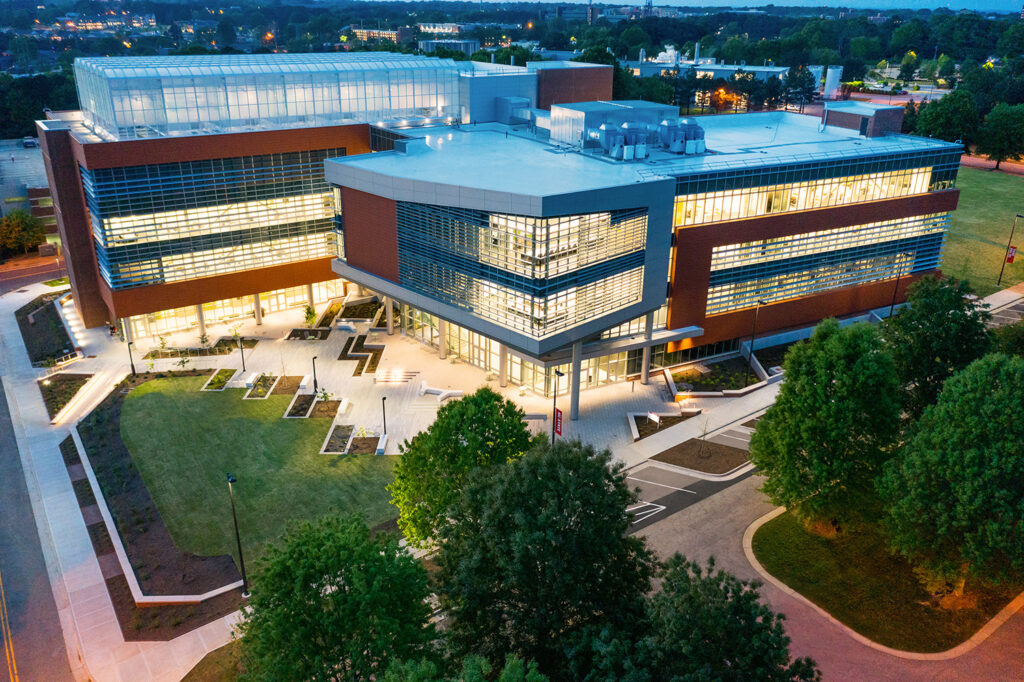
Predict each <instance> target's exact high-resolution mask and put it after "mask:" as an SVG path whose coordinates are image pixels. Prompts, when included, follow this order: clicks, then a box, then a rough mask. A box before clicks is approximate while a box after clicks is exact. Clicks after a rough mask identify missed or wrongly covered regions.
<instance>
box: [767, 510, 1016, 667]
mask: <svg viewBox="0 0 1024 682" xmlns="http://www.w3.org/2000/svg"><path fill="white" fill-rule="evenodd" d="M753 549H754V554H755V556H757V559H758V561H760V562H761V565H762V566H764V568H765V569H766V570H767V571H768V572H769V573H771V574H772V575H774V576H775V577H776V578H778V579H779V580H781V581H782V582H784V583H786V584H787V585H789V586H790V587H792V588H793V589H794V590H796V591H798V592H800V593H801V594H802V595H803V596H805V597H807V598H808V599H810V600H811V601H812V602H814V603H815V604H817V605H818V606H820V607H822V608H823V609H825V610H826V611H828V612H829V613H831V614H832V615H833V616H835V617H836V618H837V619H838V620H840V621H842V622H843V623H844V624H846V625H847V626H848V627H850V628H852V629H854V630H856V631H857V632H859V633H860V634H862V635H864V636H865V637H868V638H869V639H872V640H874V641H875V642H878V643H879V644H884V645H885V646H889V647H893V648H895V649H902V650H904V651H916V652H937V651H945V650H946V649H950V648H952V647H954V646H956V645H958V644H960V643H961V642H963V641H965V640H966V639H968V638H969V637H970V636H971V635H973V634H974V633H975V632H977V631H978V629H979V628H981V626H982V625H984V624H985V623H986V622H987V621H988V620H989V619H991V618H992V616H994V615H995V614H996V613H998V612H999V610H1000V609H1001V608H1002V607H1003V606H1005V605H1006V604H1007V603H1008V602H1009V601H1010V600H1011V599H1013V597H1014V595H1015V593H1016V591H1017V590H1014V589H1009V588H1002V589H987V590H984V591H974V594H976V595H977V596H978V603H977V608H972V609H961V610H957V611H951V610H946V609H942V608H939V607H936V606H931V605H930V603H929V595H928V593H927V592H926V591H925V590H924V588H923V587H922V586H921V583H920V582H919V581H918V580H917V577H916V576H915V575H914V573H913V571H912V569H911V567H910V565H909V564H908V563H907V562H906V561H905V560H904V559H902V558H901V557H898V556H894V555H892V554H891V553H890V552H889V550H888V547H887V545H886V542H885V538H884V537H882V535H881V533H880V532H879V529H878V528H877V526H874V525H863V526H857V527H856V528H850V529H847V531H846V532H845V533H844V534H843V535H841V536H840V537H838V538H836V539H834V540H828V539H825V538H822V537H819V536H817V535H812V534H811V533H808V532H807V531H806V530H805V529H804V526H803V524H801V523H800V522H799V521H797V520H796V519H795V518H794V517H793V516H792V515H791V514H789V513H786V514H783V515H781V516H779V517H777V518H775V519H773V520H771V521H769V522H768V523H766V524H765V525H763V526H761V528H759V529H758V531H757V533H755V534H754V539H753ZM972 589H973V590H977V586H975V587H974V588H972V587H971V585H970V584H969V585H968V591H969V592H971V591H972Z"/></svg>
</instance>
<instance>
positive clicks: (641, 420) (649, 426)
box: [633, 416, 690, 440]
mask: <svg viewBox="0 0 1024 682" xmlns="http://www.w3.org/2000/svg"><path fill="white" fill-rule="evenodd" d="M687 419H690V417H683V416H678V417H674V416H673V417H662V418H661V427H660V428H659V427H658V425H657V424H656V423H654V422H652V421H651V420H650V419H648V418H647V417H646V416H642V417H638V416H634V417H633V423H634V424H636V430H637V432H639V434H640V440H643V439H644V438H647V436H650V435H652V434H655V433H657V432H658V431H661V430H662V429H667V428H668V427H670V426H675V425H676V424H680V423H682V422H684V421H686V420H687Z"/></svg>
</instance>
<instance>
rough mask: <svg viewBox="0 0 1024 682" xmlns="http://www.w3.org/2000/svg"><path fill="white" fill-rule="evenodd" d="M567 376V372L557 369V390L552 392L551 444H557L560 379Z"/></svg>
mask: <svg viewBox="0 0 1024 682" xmlns="http://www.w3.org/2000/svg"><path fill="white" fill-rule="evenodd" d="M564 376H565V372H560V371H559V370H557V369H556V370H555V390H554V391H552V392H551V444H552V445H554V444H555V419H557V417H556V415H557V414H558V380H559V379H560V378H561V377H564Z"/></svg>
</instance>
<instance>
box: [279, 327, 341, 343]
mask: <svg viewBox="0 0 1024 682" xmlns="http://www.w3.org/2000/svg"><path fill="white" fill-rule="evenodd" d="M330 335H331V330H330V329H293V330H291V332H289V334H288V338H287V340H288V341H326V340H327V337H328V336H330Z"/></svg>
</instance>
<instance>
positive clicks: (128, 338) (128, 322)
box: [121, 317, 135, 343]
mask: <svg viewBox="0 0 1024 682" xmlns="http://www.w3.org/2000/svg"><path fill="white" fill-rule="evenodd" d="M121 329H122V331H124V341H125V343H131V342H132V341H134V340H135V334H133V333H132V318H130V317H122V318H121Z"/></svg>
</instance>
